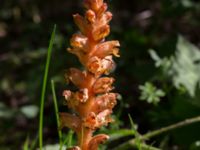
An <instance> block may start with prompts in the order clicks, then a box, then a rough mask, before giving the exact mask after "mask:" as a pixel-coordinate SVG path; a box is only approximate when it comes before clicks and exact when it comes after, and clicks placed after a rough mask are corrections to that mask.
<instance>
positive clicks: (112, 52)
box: [60, 0, 120, 150]
mask: <svg viewBox="0 0 200 150" xmlns="http://www.w3.org/2000/svg"><path fill="white" fill-rule="evenodd" d="M83 4H84V6H85V8H86V9H87V10H86V12H85V15H84V16H81V15H79V14H75V15H73V17H74V21H75V23H76V25H77V26H78V28H79V29H80V32H79V33H75V34H74V35H73V36H72V38H71V40H70V45H71V48H68V49H67V50H68V51H69V52H70V53H72V54H75V55H76V56H77V57H78V59H79V61H80V62H81V64H82V65H83V66H84V69H83V71H82V70H79V69H76V68H71V69H69V70H68V71H67V73H66V77H67V81H70V82H71V83H73V84H74V85H75V86H76V87H77V88H78V90H77V91H70V90H64V92H63V96H64V97H65V100H66V103H67V105H68V107H69V108H71V109H72V110H73V112H75V113H74V114H69V113H60V119H61V127H68V128H71V129H72V130H74V131H75V132H76V134H77V137H78V143H77V146H74V147H72V148H70V149H69V150H97V149H98V145H99V144H101V143H103V142H104V141H106V140H107V139H108V138H109V136H108V135H105V134H99V135H95V136H93V133H94V132H95V130H96V129H98V128H100V127H102V126H104V125H107V124H108V123H110V122H112V121H113V119H112V118H111V116H110V115H111V114H112V109H113V107H114V106H115V105H116V103H117V100H116V99H117V96H118V94H117V93H110V92H111V91H112V90H113V89H114V87H113V85H112V84H113V82H114V81H115V80H114V78H112V77H108V76H105V75H109V74H110V72H112V71H113V70H114V68H115V63H114V61H113V56H115V57H119V49H118V47H119V46H120V44H119V42H118V41H116V40H113V41H106V40H105V38H106V36H108V34H109V33H110V26H109V25H108V23H109V22H110V20H111V19H112V13H111V12H109V11H107V4H106V3H104V2H103V0H84V2H83Z"/></svg>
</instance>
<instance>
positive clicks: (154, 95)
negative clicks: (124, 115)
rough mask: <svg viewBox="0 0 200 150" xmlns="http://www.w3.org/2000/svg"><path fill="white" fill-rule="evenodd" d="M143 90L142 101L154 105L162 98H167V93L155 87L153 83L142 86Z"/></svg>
mask: <svg viewBox="0 0 200 150" xmlns="http://www.w3.org/2000/svg"><path fill="white" fill-rule="evenodd" d="M139 89H140V90H141V96H140V100H144V101H147V102H148V103H152V104H154V105H156V104H158V103H159V102H160V98H161V97H163V96H165V92H164V91H163V90H161V89H158V88H157V87H155V86H154V85H153V84H152V83H150V82H146V83H145V84H144V85H140V86H139Z"/></svg>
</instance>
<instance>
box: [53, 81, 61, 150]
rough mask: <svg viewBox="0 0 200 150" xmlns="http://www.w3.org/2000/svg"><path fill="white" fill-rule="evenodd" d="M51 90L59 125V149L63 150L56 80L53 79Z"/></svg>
mask: <svg viewBox="0 0 200 150" xmlns="http://www.w3.org/2000/svg"><path fill="white" fill-rule="evenodd" d="M51 90H52V94H53V102H54V108H55V115H56V122H57V126H58V136H59V143H60V149H59V150H62V146H63V141H62V131H61V130H60V129H59V128H60V120H59V111H58V103H57V97H56V92H55V84H54V80H51Z"/></svg>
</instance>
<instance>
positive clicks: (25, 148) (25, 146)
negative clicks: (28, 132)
mask: <svg viewBox="0 0 200 150" xmlns="http://www.w3.org/2000/svg"><path fill="white" fill-rule="evenodd" d="M28 145H29V137H27V138H26V141H25V142H24V145H23V150H29V148H28Z"/></svg>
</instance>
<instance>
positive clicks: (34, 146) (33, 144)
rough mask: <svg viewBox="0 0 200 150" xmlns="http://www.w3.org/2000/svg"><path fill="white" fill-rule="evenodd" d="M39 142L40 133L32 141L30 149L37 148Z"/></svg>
mask: <svg viewBox="0 0 200 150" xmlns="http://www.w3.org/2000/svg"><path fill="white" fill-rule="evenodd" d="M37 142H38V135H37V136H36V137H35V139H34V140H33V141H32V143H31V145H30V150H35V149H36V144H37Z"/></svg>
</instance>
